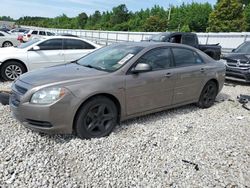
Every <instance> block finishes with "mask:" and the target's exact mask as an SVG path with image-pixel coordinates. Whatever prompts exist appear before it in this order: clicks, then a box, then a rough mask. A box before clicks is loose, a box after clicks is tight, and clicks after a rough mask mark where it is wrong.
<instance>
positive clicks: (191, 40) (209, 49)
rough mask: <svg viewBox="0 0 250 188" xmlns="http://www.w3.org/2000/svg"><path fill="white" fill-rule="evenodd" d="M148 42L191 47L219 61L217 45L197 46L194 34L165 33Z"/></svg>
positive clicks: (219, 50) (153, 37) (196, 38)
mask: <svg viewBox="0 0 250 188" xmlns="http://www.w3.org/2000/svg"><path fill="white" fill-rule="evenodd" d="M149 41H155V42H171V43H180V44H186V45H189V46H193V47H195V48H198V49H200V50H201V51H203V52H205V53H206V54H207V55H209V56H210V57H212V58H213V59H215V60H219V59H220V56H221V46H219V44H208V45H203V44H199V40H198V37H197V35H196V34H195V33H182V32H173V33H170V32H169V33H168V32H165V33H160V34H156V35H153V36H152V38H151V39H149Z"/></svg>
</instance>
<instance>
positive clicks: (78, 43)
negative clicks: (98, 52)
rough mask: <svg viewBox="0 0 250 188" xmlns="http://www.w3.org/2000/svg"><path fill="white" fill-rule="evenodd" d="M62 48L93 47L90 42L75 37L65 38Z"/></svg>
mask: <svg viewBox="0 0 250 188" xmlns="http://www.w3.org/2000/svg"><path fill="white" fill-rule="evenodd" d="M64 49H68V50H69V49H95V47H94V46H92V45H91V44H89V43H87V42H84V41H82V40H77V39H65V40H64Z"/></svg>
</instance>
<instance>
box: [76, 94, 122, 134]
mask: <svg viewBox="0 0 250 188" xmlns="http://www.w3.org/2000/svg"><path fill="white" fill-rule="evenodd" d="M117 118H118V114H117V107H116V105H115V104H114V102H113V101H111V100H110V99H108V98H106V97H102V96H100V97H95V98H93V99H91V100H90V101H88V102H87V103H85V104H84V105H83V106H82V107H81V109H80V111H79V112H78V114H77V116H76V121H75V123H76V124H75V130H76V133H77V136H79V137H80V138H82V139H84V138H87V139H90V138H99V137H104V136H107V135H109V134H110V133H111V132H112V130H113V129H114V127H115V125H116V124H117Z"/></svg>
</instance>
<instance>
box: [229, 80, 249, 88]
mask: <svg viewBox="0 0 250 188" xmlns="http://www.w3.org/2000/svg"><path fill="white" fill-rule="evenodd" d="M224 85H226V86H232V87H235V86H237V85H241V86H250V83H246V82H240V81H234V80H225V83H224Z"/></svg>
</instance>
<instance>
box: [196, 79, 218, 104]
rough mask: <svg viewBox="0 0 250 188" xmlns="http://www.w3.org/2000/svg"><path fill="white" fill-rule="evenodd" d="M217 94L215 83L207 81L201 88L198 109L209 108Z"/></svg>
mask: <svg viewBox="0 0 250 188" xmlns="http://www.w3.org/2000/svg"><path fill="white" fill-rule="evenodd" d="M217 94H218V87H217V85H216V83H215V82H213V81H209V82H208V83H207V84H206V85H205V86H204V88H203V90H202V92H201V95H200V98H199V102H198V103H197V105H198V107H200V108H209V107H211V106H212V105H213V104H214V101H215V98H216V96H217Z"/></svg>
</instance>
